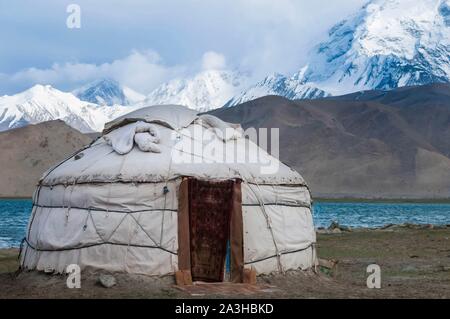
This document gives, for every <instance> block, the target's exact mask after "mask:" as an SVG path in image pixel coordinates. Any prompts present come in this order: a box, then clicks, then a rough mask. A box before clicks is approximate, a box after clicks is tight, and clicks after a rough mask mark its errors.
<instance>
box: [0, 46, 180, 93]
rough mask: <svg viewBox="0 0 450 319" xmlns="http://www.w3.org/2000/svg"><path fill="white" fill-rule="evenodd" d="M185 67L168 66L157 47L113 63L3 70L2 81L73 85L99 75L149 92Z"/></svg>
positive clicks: (5, 83) (16, 84)
mask: <svg viewBox="0 0 450 319" xmlns="http://www.w3.org/2000/svg"><path fill="white" fill-rule="evenodd" d="M184 70H185V68H184V67H182V66H165V65H164V64H163V63H162V61H161V58H160V56H159V55H158V54H157V53H156V52H155V51H151V50H147V51H133V52H131V53H130V54H129V55H128V56H126V57H125V58H123V59H117V60H114V61H112V62H110V63H103V64H89V63H72V62H67V63H62V64H60V63H54V64H53V65H52V66H51V67H50V68H47V69H38V68H28V69H25V70H21V71H19V72H16V73H14V74H10V75H7V74H1V75H0V85H2V86H5V87H20V88H21V89H24V88H27V87H29V86H32V85H34V84H37V83H39V84H51V85H53V86H55V87H57V88H61V89H73V88H75V87H77V86H79V85H81V84H84V83H86V82H90V81H93V80H96V79H99V78H111V79H114V80H116V81H118V82H119V83H121V84H123V85H125V86H129V87H131V88H133V89H134V90H136V91H138V92H143V93H148V92H150V91H151V90H152V89H154V88H155V87H156V86H158V85H159V84H161V82H164V81H167V80H169V79H171V78H173V77H176V76H180V75H182V73H183V72H184Z"/></svg>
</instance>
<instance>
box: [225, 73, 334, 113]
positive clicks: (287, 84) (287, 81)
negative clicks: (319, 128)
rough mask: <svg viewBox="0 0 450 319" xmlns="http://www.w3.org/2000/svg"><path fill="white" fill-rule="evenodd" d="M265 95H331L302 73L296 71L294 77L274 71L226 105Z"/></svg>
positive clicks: (308, 96) (296, 97)
mask: <svg viewBox="0 0 450 319" xmlns="http://www.w3.org/2000/svg"><path fill="white" fill-rule="evenodd" d="M265 95H280V96H284V97H286V98H288V99H292V100H297V99H317V98H322V97H326V96H329V94H328V93H327V92H325V91H323V90H320V89H318V88H317V87H315V86H314V85H312V84H309V83H305V82H304V81H303V79H302V78H301V74H297V73H296V74H294V75H293V76H292V77H286V76H284V75H282V74H279V73H274V74H271V75H269V76H267V77H266V78H264V79H263V80H262V81H260V82H258V83H256V84H255V85H253V86H251V87H250V88H247V89H246V90H244V91H242V92H241V93H240V94H239V95H237V96H235V97H233V98H232V99H230V100H229V101H228V102H227V103H226V104H225V106H226V107H229V106H234V105H238V104H241V103H244V102H247V101H250V100H254V99H256V98H259V97H262V96H265Z"/></svg>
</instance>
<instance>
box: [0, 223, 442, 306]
mask: <svg viewBox="0 0 450 319" xmlns="http://www.w3.org/2000/svg"><path fill="white" fill-rule="evenodd" d="M337 232H339V231H337ZM317 249H318V254H319V258H321V259H328V260H330V259H334V260H337V261H338V263H337V267H335V268H334V269H333V270H330V269H328V268H324V267H320V268H319V270H318V273H314V272H313V271H308V272H304V271H290V272H288V273H286V274H284V275H281V274H279V275H271V276H259V277H258V282H259V284H264V286H270V287H271V288H270V289H261V290H260V291H259V292H257V293H254V294H251V295H248V294H239V293H227V294H222V293H216V294H206V295H202V294H197V295H195V296H191V295H189V294H188V293H187V292H184V291H181V290H180V289H178V288H176V287H174V279H173V277H172V276H167V277H164V278H154V277H148V276H142V275H129V274H114V277H115V278H116V281H117V284H116V285H115V286H113V287H112V288H104V287H102V286H100V285H99V284H98V282H97V281H98V277H99V274H100V273H99V272H84V273H83V274H82V282H81V288H80V289H68V288H67V287H66V284H65V282H66V276H64V275H48V274H44V273H37V272H20V273H15V271H16V269H17V266H18V265H17V253H18V251H17V250H16V249H7V250H0V298H204V297H207V298H450V226H447V227H442V228H439V229H438V228H433V229H431V228H430V229H411V228H409V227H389V228H387V229H383V230H353V231H350V232H346V231H344V232H340V233H325V231H322V232H321V233H319V234H318V244H317ZM370 264H378V265H379V266H380V267H381V289H368V288H367V286H366V279H367V276H368V275H369V274H367V273H366V268H367V266H368V265H370Z"/></svg>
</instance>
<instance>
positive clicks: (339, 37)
mask: <svg viewBox="0 0 450 319" xmlns="http://www.w3.org/2000/svg"><path fill="white" fill-rule="evenodd" d="M449 4H450V1H449V0H421V1H415V0H401V1H400V0H373V1H370V2H369V3H368V4H366V5H365V6H364V7H363V8H362V9H361V10H360V11H359V12H357V13H356V14H354V15H352V16H351V17H350V18H349V19H347V20H344V21H342V22H340V23H338V24H337V25H335V26H334V27H333V28H332V29H331V30H330V32H329V39H328V40H327V41H325V42H323V43H321V44H319V45H318V46H317V47H316V48H315V50H314V51H313V52H312V55H311V57H310V63H309V65H308V68H307V70H306V71H305V72H304V76H303V81H305V82H314V83H317V84H318V85H319V87H320V88H322V89H324V90H325V91H328V92H331V93H333V94H342V93H349V92H354V91H359V90H364V89H384V90H389V89H392V88H396V87H400V86H408V85H422V84H429V83H434V82H449V81H450V28H449V23H448V20H449V12H450V10H449V8H450V5H449Z"/></svg>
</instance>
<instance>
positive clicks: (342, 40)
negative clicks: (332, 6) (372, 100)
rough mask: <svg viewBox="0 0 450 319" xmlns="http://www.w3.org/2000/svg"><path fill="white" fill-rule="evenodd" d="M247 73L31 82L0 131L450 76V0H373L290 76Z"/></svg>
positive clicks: (0, 105)
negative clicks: (137, 85) (135, 81)
mask: <svg viewBox="0 0 450 319" xmlns="http://www.w3.org/2000/svg"><path fill="white" fill-rule="evenodd" d="M251 79H252V77H251V76H250V75H249V74H248V73H245V72H240V71H238V70H227V69H212V70H203V71H200V72H199V73H197V74H194V75H191V76H188V77H180V78H175V79H172V80H170V81H168V82H166V83H163V84H161V85H160V86H159V87H157V88H155V89H154V90H153V91H151V92H150V93H148V94H146V95H144V94H141V93H138V92H136V91H133V90H132V89H131V88H129V87H126V86H123V85H121V84H120V83H118V82H117V81H114V80H111V79H100V80H98V81H94V82H92V83H89V84H87V85H85V86H83V87H81V88H79V89H76V90H74V91H72V92H62V91H59V90H57V89H56V88H52V87H50V86H48V85H36V86H34V87H32V88H30V89H28V90H26V91H24V92H21V93H18V94H16V95H12V96H2V97H0V131H3V130H7V129H11V128H15V127H20V126H23V125H26V124H30V123H31V124H33V123H39V122H42V121H49V120H56V119H61V120H63V121H65V122H66V123H68V124H69V125H71V126H72V127H74V128H76V129H77V130H80V131H82V132H90V131H101V130H102V128H103V125H104V123H105V122H106V121H109V120H111V119H112V118H114V117H117V116H120V115H122V114H124V113H127V112H129V111H131V110H134V109H136V108H139V107H143V106H148V105H154V104H182V105H186V106H188V107H190V108H193V109H197V110H199V111H209V110H212V109H216V108H219V107H222V106H225V107H231V106H235V105H238V104H241V103H244V102H247V101H250V100H253V99H256V98H258V97H262V96H266V95H279V96H283V97H285V98H288V99H291V100H296V99H321V98H324V97H331V96H338V95H343V94H348V93H352V92H361V91H367V90H383V91H388V90H392V89H395V88H398V87H404V86H416V85H426V84H432V83H449V82H450V0H421V1H416V0H372V1H369V2H368V3H367V4H366V5H365V6H363V7H362V8H361V9H360V10H358V11H357V12H355V13H354V14H353V15H351V16H349V17H348V18H347V19H345V20H343V21H341V22H339V23H338V24H336V25H335V26H334V27H332V28H331V29H330V31H329V33H328V37H327V39H326V40H325V41H322V42H321V43H318V44H317V45H316V46H315V47H314V48H313V49H312V51H311V52H310V54H309V58H308V63H307V64H306V65H304V66H303V67H301V68H300V70H299V71H297V72H294V73H293V74H291V75H282V74H272V75H268V76H267V77H266V78H264V79H262V80H261V81H258V82H256V83H254V84H252V83H251V82H252V80H251Z"/></svg>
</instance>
